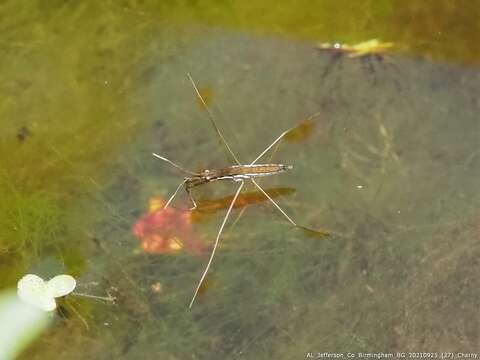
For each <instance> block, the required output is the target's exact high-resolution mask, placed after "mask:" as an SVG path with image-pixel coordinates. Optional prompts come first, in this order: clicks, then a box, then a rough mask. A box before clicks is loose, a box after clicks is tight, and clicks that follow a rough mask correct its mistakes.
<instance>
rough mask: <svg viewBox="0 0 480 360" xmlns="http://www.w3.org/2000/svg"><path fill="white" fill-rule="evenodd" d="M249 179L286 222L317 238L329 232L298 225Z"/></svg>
mask: <svg viewBox="0 0 480 360" xmlns="http://www.w3.org/2000/svg"><path fill="white" fill-rule="evenodd" d="M250 180H252V182H253V184H254V185H255V186H256V187H257V188H258V189H259V190H260V191H261V192H262V193H263V195H265V196H266V197H267V199H268V200H270V202H271V203H272V204H273V205H274V206H275V207H276V208H277V209H278V210H279V211H280V212H281V213H282V215H283V216H285V218H286V219H287V220H288V222H289V223H290V224H292V225H293V226H295V227H296V228H299V229H302V230H303V231H304V232H305V233H306V234H309V235H313V236H315V237H318V238H323V237H325V236H328V235H330V234H331V233H330V231H325V230H315V229H311V228H308V227H306V226H302V225H298V224H297V223H296V222H295V221H293V220H292V218H291V217H290V216H288V215H287V214H286V213H285V211H283V209H282V208H281V207H280V205H278V204H277V203H276V202H275V200H273V199H272V197H271V196H270V195H268V194H267V192H266V191H265V190H263V189H262V187H261V186H260V185H258V184H257V182H256V181H255V180H254V179H250Z"/></svg>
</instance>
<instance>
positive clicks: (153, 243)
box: [133, 198, 203, 254]
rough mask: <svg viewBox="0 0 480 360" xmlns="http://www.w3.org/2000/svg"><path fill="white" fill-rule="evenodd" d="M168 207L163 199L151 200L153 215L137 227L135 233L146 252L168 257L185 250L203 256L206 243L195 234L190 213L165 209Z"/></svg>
mask: <svg viewBox="0 0 480 360" xmlns="http://www.w3.org/2000/svg"><path fill="white" fill-rule="evenodd" d="M164 204H165V200H164V199H163V198H152V199H150V206H149V211H150V212H149V213H147V214H145V215H143V216H142V217H141V218H140V219H138V220H137V221H136V223H135V225H134V226H133V234H134V235H135V236H136V237H137V238H138V240H139V241H140V244H141V247H142V250H143V251H145V252H147V253H151V254H166V253H174V252H177V251H180V250H182V249H185V250H187V251H190V252H193V253H195V254H202V253H203V246H202V241H201V238H200V237H199V236H197V235H195V234H194V232H193V229H192V221H191V217H190V211H188V210H181V209H175V208H172V207H168V208H166V209H164V208H163V206H164Z"/></svg>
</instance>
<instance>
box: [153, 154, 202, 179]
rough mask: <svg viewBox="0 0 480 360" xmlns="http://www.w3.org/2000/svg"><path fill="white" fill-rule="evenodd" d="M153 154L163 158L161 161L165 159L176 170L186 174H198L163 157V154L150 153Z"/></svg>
mask: <svg viewBox="0 0 480 360" xmlns="http://www.w3.org/2000/svg"><path fill="white" fill-rule="evenodd" d="M152 155H153V156H155V157H156V158H159V159H160V160H163V161H166V162H167V163H169V164H170V165H172V166H174V167H176V168H177V169H178V170H180V171H182V172H184V173H186V174H190V175H194V176H200V174H199V173H196V172H193V171H190V170H187V169H185V168H184V167H182V166H180V165H178V164H175V163H174V162H173V161H172V160H168V159H167V158H166V157H163V156H160V155H158V154H155V153H152Z"/></svg>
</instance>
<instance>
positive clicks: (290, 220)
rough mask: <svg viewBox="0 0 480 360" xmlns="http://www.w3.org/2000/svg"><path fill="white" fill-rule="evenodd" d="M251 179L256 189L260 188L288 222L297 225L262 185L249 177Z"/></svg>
mask: <svg viewBox="0 0 480 360" xmlns="http://www.w3.org/2000/svg"><path fill="white" fill-rule="evenodd" d="M250 180H252V182H253V184H254V185H255V186H256V187H257V189H258V190H260V191H261V192H262V193H263V195H265V196H266V197H267V199H268V200H270V202H271V203H272V204H273V205H274V206H275V207H276V208H277V209H278V210H279V211H280V212H281V213H282V214H283V216H285V218H286V219H287V220H288V221H289V222H290V224H292V225H293V226H295V227H297V226H298V225H297V223H296V222H295V221H293V220H292V219H291V218H290V216H288V215H287V213H286V212H285V211H283V209H282V208H281V207H280V205H278V204H277V203H276V202H275V200H273V199H272V197H271V196H270V195H268V194H267V192H266V191H265V190H263V189H262V187H261V186H260V185H258V184H257V182H256V181H255V180H254V179H250Z"/></svg>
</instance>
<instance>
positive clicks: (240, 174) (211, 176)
mask: <svg viewBox="0 0 480 360" xmlns="http://www.w3.org/2000/svg"><path fill="white" fill-rule="evenodd" d="M188 78H189V79H190V82H191V83H192V85H193V88H194V89H195V92H196V94H197V97H198V99H199V100H200V101H201V103H202V104H203V106H204V108H205V109H206V111H207V113H208V116H209V119H210V122H211V123H212V126H213V128H214V129H215V131H216V132H217V135H218V136H219V138H220V140H221V142H222V144H223V145H224V146H225V147H226V149H227V150H228V153H229V155H230V156H231V158H232V159H233V160H234V161H235V163H236V164H235V165H231V166H228V167H225V168H222V169H206V170H202V171H199V172H194V171H190V170H187V169H185V168H184V167H182V166H180V165H178V164H176V163H174V162H173V161H171V160H169V159H167V158H165V157H163V156H161V155H158V154H155V153H153V156H155V157H157V158H159V159H161V160H163V161H165V162H168V163H169V164H171V165H172V166H174V167H176V168H177V169H179V170H181V171H182V172H183V173H185V174H187V176H185V177H184V179H183V181H182V182H181V183H180V185H178V187H177V189H176V190H175V192H174V193H173V195H172V196H171V197H170V198H169V199H168V201H167V203H166V204H165V206H164V208H166V207H167V206H168V205H169V204H170V203H171V202H172V200H173V198H174V197H175V195H176V194H177V193H178V191H179V190H180V188H181V187H182V186H184V187H185V190H186V192H187V194H188V196H189V197H190V200H191V201H192V203H193V208H192V209H195V208H196V207H197V204H196V203H195V200H194V199H193V197H192V195H191V193H190V190H191V189H192V188H194V187H196V186H200V185H203V184H206V183H209V182H213V181H217V180H230V181H234V182H238V183H240V185H239V186H238V188H237V191H236V192H235V195H234V196H233V199H232V201H231V203H230V206H229V208H228V210H227V213H226V214H225V217H224V218H223V222H222V224H221V225H220V228H219V230H218V233H217V237H216V239H215V244H214V246H213V249H212V253H211V254H210V258H209V260H208V263H207V266H206V267H205V270H204V272H203V274H202V277H201V278H200V281H199V282H198V285H197V287H196V289H195V292H194V294H193V297H192V300H191V301H190V304H189V307H190V308H191V307H192V305H193V303H194V301H195V298H196V297H197V294H198V291H199V289H200V287H201V285H202V283H203V281H204V280H205V277H206V276H207V273H208V270H209V268H210V265H211V264H212V261H213V257H214V256H215V251H216V249H217V246H218V242H219V240H220V236H221V234H222V231H223V228H224V227H225V224H226V222H227V220H228V217H229V215H230V213H231V211H232V208H233V206H234V204H235V202H236V201H237V198H238V195H239V194H240V191H241V190H242V188H243V186H244V184H245V181H246V180H249V181H251V182H252V183H253V185H255V187H256V188H257V189H258V190H259V191H260V192H261V193H262V194H263V195H264V196H265V197H266V198H267V199H268V200H269V201H270V202H271V203H272V204H273V205H274V206H275V207H276V208H277V209H278V210H279V211H280V212H281V213H282V215H283V216H284V217H285V218H286V219H287V220H288V221H289V222H290V224H292V225H293V226H295V227H297V228H301V229H303V230H305V231H308V232H312V233H317V234H319V235H321V236H325V235H328V233H327V232H324V231H316V230H312V229H309V228H306V227H303V226H300V225H298V224H297V223H296V222H295V221H293V220H292V219H291V218H290V217H289V216H288V215H287V214H286V213H285V211H283V209H282V208H281V207H280V206H279V205H278V204H277V203H276V202H275V200H273V199H272V197H271V196H270V195H269V194H268V193H267V192H266V191H265V190H263V188H262V187H261V186H260V185H259V184H258V183H257V182H256V181H255V178H257V177H263V176H271V175H276V174H279V173H282V172H285V171H287V170H290V169H292V165H284V164H257V161H258V160H259V159H260V158H261V157H262V156H264V155H265V154H266V153H267V152H268V151H269V150H270V149H271V148H272V147H273V146H274V145H275V144H276V143H278V142H279V141H280V140H281V139H282V138H283V137H285V135H287V134H288V133H290V132H291V131H292V130H294V129H295V128H296V127H293V128H290V129H288V130H286V131H284V132H283V133H281V134H280V136H278V137H277V138H276V139H275V141H273V142H272V143H271V144H270V145H269V146H268V147H267V148H266V149H265V150H263V151H262V152H261V153H260V155H258V156H257V158H256V159H255V160H253V161H252V162H251V163H250V164H242V163H241V162H240V161H239V160H238V158H237V156H236V155H235V153H234V152H233V151H232V149H231V148H230V146H229V145H228V143H227V141H226V140H225V138H224V137H223V134H222V132H221V131H220V129H219V128H218V127H217V125H216V123H215V119H214V118H213V115H212V113H211V112H210V110H209V108H208V106H207V104H206V102H205V100H204V99H203V97H202V95H201V94H200V92H199V91H198V88H197V86H196V85H195V82H194V81H193V79H192V77H191V76H190V74H188Z"/></svg>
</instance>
